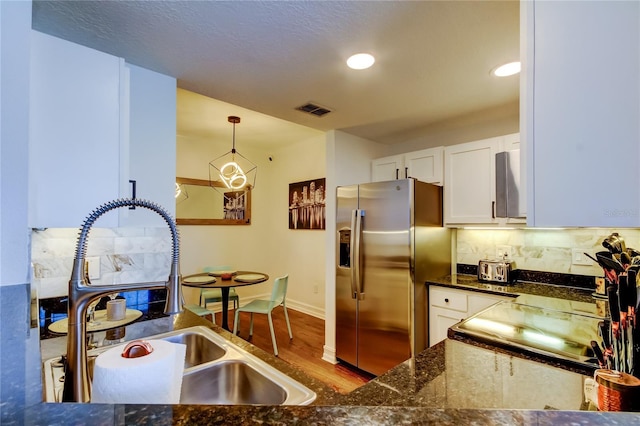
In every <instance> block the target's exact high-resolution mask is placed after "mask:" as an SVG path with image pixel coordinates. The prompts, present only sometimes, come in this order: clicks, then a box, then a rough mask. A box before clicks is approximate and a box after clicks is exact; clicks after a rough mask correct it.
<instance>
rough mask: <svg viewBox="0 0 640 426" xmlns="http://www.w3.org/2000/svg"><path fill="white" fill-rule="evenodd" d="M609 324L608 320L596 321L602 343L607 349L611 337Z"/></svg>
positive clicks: (609, 345)
mask: <svg viewBox="0 0 640 426" xmlns="http://www.w3.org/2000/svg"><path fill="white" fill-rule="evenodd" d="M610 327H611V325H610V324H609V321H608V320H605V321H600V322H599V323H598V330H600V337H601V338H602V343H603V344H604V348H605V349H609V348H610V347H611V339H610V338H609V328H610Z"/></svg>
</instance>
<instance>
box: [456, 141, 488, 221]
mask: <svg viewBox="0 0 640 426" xmlns="http://www.w3.org/2000/svg"><path fill="white" fill-rule="evenodd" d="M500 142H501V138H490V139H484V140H480V141H475V142H469V143H464V144H459V145H453V146H448V147H445V149H444V170H445V182H446V185H445V186H444V222H445V224H460V223H465V224H467V223H496V222H497V221H496V219H495V212H494V208H495V206H494V204H495V181H496V171H495V155H496V152H498V149H499V146H500Z"/></svg>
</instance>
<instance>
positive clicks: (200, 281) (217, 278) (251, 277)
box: [182, 271, 269, 331]
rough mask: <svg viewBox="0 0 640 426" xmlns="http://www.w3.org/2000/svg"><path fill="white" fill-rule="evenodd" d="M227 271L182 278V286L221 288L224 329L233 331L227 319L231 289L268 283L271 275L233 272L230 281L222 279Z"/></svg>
mask: <svg viewBox="0 0 640 426" xmlns="http://www.w3.org/2000/svg"><path fill="white" fill-rule="evenodd" d="M225 272H227V271H213V272H202V273H199V274H192V275H187V276H184V277H182V285H184V286H186V287H194V288H199V289H205V288H219V289H220V291H221V293H222V328H224V329H225V330H227V331H231V329H230V328H229V320H228V318H227V316H228V311H229V289H230V288H231V287H241V286H245V285H253V284H259V283H263V282H265V281H267V280H268V279H269V275H267V274H264V273H262V272H251V271H233V273H231V278H230V279H224V280H223V279H222V275H223V273H225Z"/></svg>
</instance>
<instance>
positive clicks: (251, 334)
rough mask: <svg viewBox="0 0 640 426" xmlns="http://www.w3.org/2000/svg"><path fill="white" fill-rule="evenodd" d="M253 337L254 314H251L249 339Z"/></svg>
mask: <svg viewBox="0 0 640 426" xmlns="http://www.w3.org/2000/svg"><path fill="white" fill-rule="evenodd" d="M251 336H253V312H251V320H250V321H249V337H251Z"/></svg>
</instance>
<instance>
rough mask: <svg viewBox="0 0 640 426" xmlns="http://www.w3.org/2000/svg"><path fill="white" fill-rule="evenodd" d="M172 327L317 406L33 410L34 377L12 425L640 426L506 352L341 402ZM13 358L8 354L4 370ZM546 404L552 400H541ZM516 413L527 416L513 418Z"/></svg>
mask: <svg viewBox="0 0 640 426" xmlns="http://www.w3.org/2000/svg"><path fill="white" fill-rule="evenodd" d="M0 290H3V289H0ZM10 290H11V291H7V289H4V291H2V293H3V295H7V294H8V293H11V296H19V295H20V294H21V293H22V292H21V291H20V290H21V289H15V290H17V291H14V289H10ZM25 294H28V293H26V292H25ZM14 300H15V299H14ZM7 306H15V305H7V304H3V307H7ZM16 312H17V311H16ZM172 320H173V321H172V323H173V329H181V328H187V327H191V326H196V325H207V326H208V327H209V328H211V329H213V330H214V331H216V332H218V333H220V334H221V335H223V336H224V337H226V338H227V339H229V340H231V341H232V342H233V343H235V344H237V345H239V346H241V347H243V348H244V349H246V350H248V351H249V352H251V353H252V354H254V355H255V356H257V357H259V358H261V359H263V360H265V361H266V362H268V363H270V364H271V365H273V366H274V367H276V368H278V369H279V370H281V371H282V372H284V373H285V374H288V375H290V376H292V377H293V378H294V379H296V380H298V381H299V382H301V383H302V384H304V385H306V386H308V387H309V388H311V389H313V390H314V391H315V392H316V393H317V394H318V398H317V399H316V400H315V401H314V403H313V404H312V405H309V406H303V407H291V406H289V407H287V406H204V405H173V406H171V405H130V404H116V405H112V404H76V403H64V404H51V403H38V402H37V401H36V402H33V403H29V399H30V392H27V391H26V389H29V388H34V387H36V388H37V387H38V386H39V384H38V383H35V382H34V383H28V381H29V380H38V379H39V377H38V375H31V374H27V378H25V376H24V373H22V374H19V377H16V378H15V382H14V383H12V384H11V385H10V386H12V388H13V389H19V388H20V383H18V382H19V381H21V382H23V386H24V390H23V391H21V392H25V393H26V395H27V398H26V399H25V398H24V397H22V402H20V399H21V398H20V397H19V394H18V395H17V397H18V399H17V400H11V401H7V400H4V401H3V402H2V403H1V404H0V406H1V408H2V424H3V425H23V424H28V425H57V424H60V425H67V424H69V423H70V422H71V423H77V424H92V425H93V424H95V425H122V424H127V425H146V424H149V425H195V424H208V425H212V424H254V423H260V424H287V425H288V424H304V425H306V424H317V425H325V424H332V425H336V424H337V425H344V424H385V425H387V424H414V423H419V424H422V423H437V424H445V425H448V424H451V425H458V424H487V425H494V424H510V425H511V424H524V425H557V424H568V423H579V424H583V425H586V424H632V423H639V422H640V414H636V413H601V412H596V411H579V410H580V409H581V408H584V407H583V406H582V402H581V401H582V399H581V390H579V389H577V386H578V382H580V383H581V380H582V379H583V377H585V376H583V375H580V374H577V373H574V372H570V371H564V370H562V369H560V368H555V367H552V366H549V365H544V364H540V363H537V362H533V361H530V360H527V359H520V358H518V357H514V356H512V354H509V353H505V352H503V351H500V350H496V349H491V348H482V347H478V346H476V345H469V344H466V343H462V342H459V341H455V340H445V341H444V342H441V343H440V344H438V345H436V346H434V347H433V348H429V349H427V350H425V351H423V352H422V353H420V354H419V355H418V356H417V357H416V358H415V359H414V360H407V361H405V362H404V363H402V364H400V365H398V366H397V367H395V368H393V369H392V370H390V371H389V372H387V373H385V374H384V375H382V376H380V377H378V378H376V379H374V380H372V381H371V382H369V383H368V384H366V385H365V386H362V387H360V388H359V389H356V390H355V391H353V392H351V393H350V394H348V395H341V394H338V393H336V392H335V391H334V390H333V389H331V388H330V387H328V386H326V385H325V384H324V383H322V382H319V381H317V380H315V379H313V378H311V377H309V376H307V375H306V374H305V373H303V372H302V371H300V370H298V369H297V368H295V367H292V366H290V365H289V364H287V363H285V362H284V361H281V360H279V359H277V358H275V357H274V356H273V355H272V354H270V353H267V352H265V351H262V350H261V349H259V348H256V347H254V346H253V345H251V344H250V343H248V342H246V341H244V340H243V339H240V338H238V337H236V336H233V335H231V334H230V333H228V332H226V331H224V330H222V329H221V328H220V327H218V326H216V325H213V324H211V323H210V322H207V321H205V320H204V319H202V318H200V317H198V316H196V315H193V314H192V313H190V312H185V313H182V314H179V315H175V316H173V318H172ZM27 339H28V336H27ZM24 346H25V345H24V344H23V347H24ZM26 347H28V344H27V345H26ZM3 349H4V348H3ZM5 355H6V352H5V351H4V350H3V360H5V358H6V356H5ZM8 359H9V358H7V360H8ZM33 362H34V361H33V357H30V358H29V360H27V361H26V364H25V368H26V370H23V371H29V370H30V369H31V368H36V369H37V368H38V367H37V366H34V365H32V364H33ZM17 372H18V373H19V372H20V369H18V371H17ZM11 377H12V376H3V378H11ZM558 377H561V379H559V378H558ZM501 383H502V384H501ZM549 384H552V386H549ZM7 386H9V384H8V383H7V382H3V383H2V387H3V392H4V391H6V390H7V389H9V388H8V387H7ZM571 386H574V387H573V388H572V387H571ZM550 388H558V392H561V391H562V392H564V394H565V396H564V397H562V398H554V399H551V398H550V396H551V395H555V393H553V392H555V391H553V392H548V390H549V389H550ZM542 389H544V390H542ZM537 394H543V396H541V397H540V396H536V395H537ZM547 394H549V395H547ZM4 396H6V394H4V393H3V398H4ZM534 396H535V398H534ZM511 407H515V408H517V409H510V408H511Z"/></svg>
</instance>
